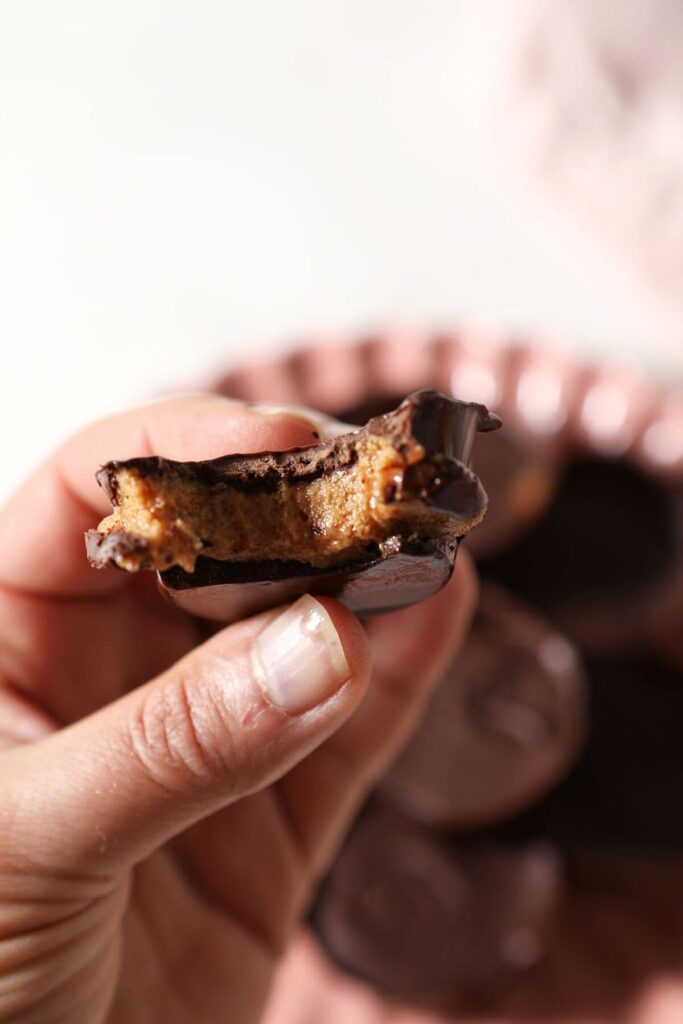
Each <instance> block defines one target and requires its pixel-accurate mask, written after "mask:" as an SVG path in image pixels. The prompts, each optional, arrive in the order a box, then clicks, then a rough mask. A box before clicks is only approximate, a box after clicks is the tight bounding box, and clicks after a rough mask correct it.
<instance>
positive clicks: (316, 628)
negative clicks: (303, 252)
mask: <svg viewBox="0 0 683 1024" xmlns="http://www.w3.org/2000/svg"><path fill="white" fill-rule="evenodd" d="M254 668H255V671H256V678H257V680H258V682H259V684H260V686H261V688H262V689H263V690H264V692H265V694H266V697H267V699H268V701H269V702H270V703H271V704H274V705H275V706H276V707H278V708H282V710H283V711H287V712H289V713H290V714H298V713H299V712H301V711H307V710H308V709H309V708H312V707H315V705H316V704H319V703H320V702H321V701H323V700H325V698H326V697H329V696H330V695H331V694H332V693H334V692H335V690H338V689H339V687H340V686H341V685H342V683H345V682H346V680H347V679H348V678H349V676H350V675H351V670H350V668H349V663H348V661H347V660H346V655H345V654H344V648H343V647H342V645H341V641H340V639H339V635H338V633H337V630H336V629H335V626H334V623H333V621H332V619H331V618H330V616H329V614H328V612H327V609H326V608H325V607H324V606H323V605H322V604H320V603H319V602H318V601H316V600H315V599H314V598H312V597H310V596H309V595H307V594H306V595H304V597H300V598H299V600H298V601H296V602H295V603H294V604H293V605H291V607H289V608H288V609H287V610H286V611H285V612H283V613H282V614H281V615H278V617H277V618H276V619H274V620H273V621H272V622H271V623H269V624H268V625H267V626H266V628H265V629H264V630H263V632H261V633H259V635H258V637H257V638H256V641H255V643H254Z"/></svg>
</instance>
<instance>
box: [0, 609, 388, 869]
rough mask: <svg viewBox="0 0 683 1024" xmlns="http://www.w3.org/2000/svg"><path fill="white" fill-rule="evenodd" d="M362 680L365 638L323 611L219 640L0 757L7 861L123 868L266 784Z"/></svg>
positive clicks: (350, 705) (330, 727) (345, 704)
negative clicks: (81, 717) (19, 854)
mask: <svg viewBox="0 0 683 1024" xmlns="http://www.w3.org/2000/svg"><path fill="white" fill-rule="evenodd" d="M369 675H370V655H369V650H368V644H367V639H366V636H365V632H364V630H363V629H362V627H361V626H360V624H359V623H358V621H357V620H356V619H355V618H354V617H353V616H352V615H351V613H350V612H348V611H347V610H346V609H345V608H344V607H342V606H341V605H339V604H337V603H336V602H335V601H331V600H327V599H321V600H317V599H314V598H312V597H309V596H305V597H302V598H300V599H299V600H298V601H296V602H295V603H294V604H293V605H291V606H289V607H287V608H284V609H278V610H276V611H275V612H269V613H266V614H264V615H260V616H257V617H255V618H253V619H249V620H247V621H245V622H241V623H238V624H236V625H234V626H230V627H229V628H227V629H224V630H222V631H221V632H220V633H218V634H216V635H215V636H213V637H212V638H211V639H210V640H209V641H208V642H207V643H205V644H203V645H202V646H201V647H198V648H196V649H195V650H194V651H192V653H191V654H189V655H187V657H185V658H183V659H182V660H181V661H179V662H178V663H177V664H176V665H174V666H173V668H171V669H170V670H168V671H167V672H165V673H164V674H163V675H162V676H160V677H158V678H157V679H155V680H153V681H152V682H150V683H148V684H147V685H145V686H143V687H141V688H140V689H138V690H135V691H133V692H132V693H130V694H128V695H127V696H126V697H124V698H122V699H121V700H119V701H117V702H116V703H115V704H112V705H110V706H109V707H107V708H104V709H103V710H101V711H99V712H97V713H96V714H94V715H92V716H90V717H89V718H87V719H84V720H82V721H81V722H79V723H77V724H76V725H73V726H71V727H69V728H67V729H64V730H62V731H61V732H58V733H55V734H53V735H52V736H50V737H48V738H46V739H44V740H41V741H40V742H38V743H35V744H32V745H30V746H24V747H18V748H15V749H13V750H11V751H9V752H8V753H6V754H3V756H2V772H1V775H2V783H1V784H0V794H1V797H2V806H3V811H5V812H6V813H7V814H8V818H7V819H6V820H8V821H10V822H11V828H10V829H8V830H3V833H4V836H5V837H11V838H9V839H7V840H6V839H4V838H0V855H1V854H2V846H3V845H4V843H5V841H11V849H12V859H13V861H14V860H16V856H17V851H24V852H25V854H26V857H27V859H28V861H29V862H30V863H31V864H32V865H34V866H35V864H36V863H38V864H45V866H46V867H48V868H60V867H62V868H64V867H68V868H69V869H70V870H71V869H73V870H78V869H79V866H80V867H85V866H87V868H88V870H92V869H93V867H94V866H95V867H99V868H101V869H102V870H104V871H108V870H110V869H111V870H117V869H118V868H125V867H128V866H130V865H132V864H134V863H135V862H136V861H138V860H141V859H142V858H144V857H145V856H146V855H147V854H148V853H150V852H151V851H152V850H153V849H155V848H156V847H157V846H159V845H161V844H162V843H164V842H165V841H166V840H168V839H169V838H170V837H172V836H173V835H175V834H177V833H178V832H180V831H182V830H184V829H185V828H187V827H188V826H189V825H191V824H193V823H195V822H196V821H198V820H199V819H200V818H202V817H204V816H206V815H208V814H211V813H212V812H214V811H216V810H219V809H220V808H222V807H225V806H226V805H227V804H229V803H232V802H233V801H235V800H237V799H239V798H240V797H243V796H245V795H246V794H248V793H251V792H254V791H255V790H257V789H260V788H262V787H263V786H266V785H267V784H268V783H270V782H272V781H273V780H274V779H276V778H278V777H279V776H281V775H283V774H284V773H285V772H286V771H287V770H288V769H289V768H291V767H292V766H293V765H294V764H295V763H296V762H298V761H300V760H301V759H302V758H303V757H305V756H306V754H308V753H309V752H310V751H311V750H313V749H314V748H315V747H317V746H318V744H320V743H321V742H322V741H323V740H324V739H326V738H327V737H328V736H329V735H330V734H331V733H333V732H334V731H335V730H336V729H337V728H338V727H339V726H340V725H341V724H342V723H343V722H344V721H345V720H346V719H347V718H348V717H349V715H350V714H351V712H352V711H353V710H354V709H355V708H356V706H357V705H358V703H359V701H360V700H361V698H362V696H363V694H364V692H365V688H366V686H367V683H368V679H369Z"/></svg>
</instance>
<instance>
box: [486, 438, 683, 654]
mask: <svg viewBox="0 0 683 1024" xmlns="http://www.w3.org/2000/svg"><path fill="white" fill-rule="evenodd" d="M682 560H683V487H673V486H671V485H670V484H668V483H667V482H665V481H663V480H661V478H657V477H656V476H655V475H654V474H652V473H651V472H649V471H647V470H646V469H645V468H644V467H641V466H639V465H637V464H636V463H634V462H631V461H628V460H626V459H615V458H611V459H605V458H595V457H575V458H571V460H570V461H568V462H567V463H566V464H565V467H564V472H563V474H562V477H561V479H560V480H559V483H558V486H557V488H556V490H555V492H554V494H553V497H552V500H551V502H550V504H549V506H548V508H547V509H546V511H545V514H544V516H543V517H542V518H541V519H540V520H538V521H537V522H536V523H535V524H534V527H533V529H531V530H530V531H529V532H528V533H527V534H526V535H525V536H524V537H522V538H521V539H519V540H518V542H516V543H515V544H512V545H510V546H509V547H507V548H506V549H505V550H504V551H501V552H500V553H499V554H498V555H496V556H494V557H493V558H490V559H484V560H482V563H481V572H482V573H483V575H484V576H485V577H488V578H491V579H494V580H496V581H497V582H499V583H501V584H502V585H503V586H505V587H506V588H508V589H510V590H512V591H513V592H514V593H517V594H520V595H521V596H522V597H523V598H525V600H527V601H529V602H531V603H532V604H534V605H536V606H537V607H539V608H543V609H544V611H545V613H546V614H547V615H548V617H549V618H550V619H551V620H552V622H553V623H554V624H555V625H556V626H557V628H558V629H560V630H562V631H563V632H565V633H566V634H567V635H568V636H569V637H571V638H572V640H574V642H576V643H578V644H579V645H580V646H581V648H582V650H584V651H594V652H600V651H603V652H608V651H623V650H626V649H633V650H643V649H646V648H647V647H648V646H657V645H658V644H659V642H660V641H659V639H658V638H659V637H660V634H661V633H662V630H663V627H664V631H666V630H668V629H669V628H671V629H674V628H675V627H674V620H675V618H676V616H677V614H678V615H679V616H680V613H681V610H683V563H682Z"/></svg>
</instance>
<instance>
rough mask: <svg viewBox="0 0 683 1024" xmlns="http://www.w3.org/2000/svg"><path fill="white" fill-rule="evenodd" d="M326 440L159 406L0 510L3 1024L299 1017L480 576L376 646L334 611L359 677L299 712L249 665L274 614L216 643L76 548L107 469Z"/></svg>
mask: <svg viewBox="0 0 683 1024" xmlns="http://www.w3.org/2000/svg"><path fill="white" fill-rule="evenodd" d="M313 439H314V435H313V427H312V426H311V423H310V422H309V421H307V420H306V419H303V418H301V417H300V416H298V415H295V414H287V413H277V414H268V415H266V414H264V413H262V412H260V411H259V410H258V409H254V408H251V407H246V406H243V405H241V404H239V403H235V402H228V401H227V400H225V399H220V398H215V397H203V396H198V397H192V398H182V399H176V400H172V401H168V402H162V403H157V404H155V405H151V406H149V407H146V408H142V409H138V410H135V411H133V412H128V413H125V414H122V415H119V416H116V417H113V418H110V419H108V420H103V421H101V422H99V423H96V424H94V425H92V426H91V427H89V428H87V429H86V430H84V431H83V432H82V433H80V434H79V435H77V436H76V437H74V438H72V439H71V440H70V441H68V442H67V443H66V444H65V445H63V446H62V447H61V448H60V449H58V450H57V451H56V452H55V453H54V455H53V456H52V457H51V458H50V459H49V460H48V461H47V462H46V463H45V465H43V466H42V467H41V468H40V469H39V470H38V472H37V473H35V474H34V475H33V476H32V477H31V478H30V479H29V480H28V481H27V482H26V483H25V484H24V486H23V487H22V488H21V489H20V490H19V491H18V492H17V493H16V494H15V495H14V496H13V497H12V498H11V500H10V501H9V503H8V504H7V505H6V506H5V507H4V509H3V510H2V512H1V513H0V1021H12V1022H13V1024H28V1022H31V1024H41V1022H50V1024H60V1022H65V1024H66V1022H68V1024H81V1022H82V1024H99V1022H104V1021H106V1022H111V1024H113V1022H119V1021H120V1022H124V1021H125V1022H126V1024H135V1022H137V1021H140V1022H142V1021H144V1022H145V1024H155V1022H157V1021H158V1022H159V1024H161V1022H163V1024H174V1022H187V1021H190V1020H191V1021H193V1022H198V1024H201V1022H213V1021H226V1020H229V1021H231V1022H233V1024H250V1022H252V1021H257V1020H260V1019H262V1016H263V1011H264V1005H265V1003H266V1001H267V999H268V998H269V996H270V1000H271V1001H270V1004H269V1010H268V1013H269V1014H271V1013H273V1014H276V1013H277V1012H278V1010H277V1004H278V1000H281V1001H282V1006H284V1005H285V1003H286V1001H287V999H288V998H289V997H288V995H287V985H286V979H285V984H284V988H282V986H281V985H280V984H278V986H277V987H276V988H275V990H273V981H274V976H275V971H276V968H277V967H278V965H279V964H281V963H282V962H283V957H284V964H285V967H284V968H283V969H282V970H284V972H285V974H286V973H287V970H288V967H287V964H288V963H289V962H290V958H293V957H295V956H297V955H299V951H300V949H301V948H302V947H300V946H299V945H298V944H297V943H296V942H295V941H294V936H295V935H296V933H297V931H298V929H299V927H300V922H301V917H302V914H303V913H304V911H305V909H306V906H307V903H308V901H309V899H310V896H311V893H312V891H313V889H314V886H315V884H316V880H317V879H318V878H319V877H320V875H321V873H322V872H324V870H325V868H326V866H327V865H328V864H329V861H330V858H331V857H332V856H333V854H334V851H335V849H336V848H337V846H338V844H339V842H340V840H341V838H342V836H343V834H344V831H345V829H346V828H347V826H348V824H349V821H350V820H351V818H352V817H353V815H354V813H355V811H356V809H357V807H358V806H359V804H360V803H361V802H362V800H363V797H364V795H365V794H366V793H367V791H368V789H369V788H371V787H372V785H373V782H374V780H375V779H376V778H377V777H378V775H379V774H380V773H381V772H382V771H383V769H384V768H385V767H386V765H387V764H388V762H389V761H390V759H391V758H392V757H393V756H394V755H395V752H396V751H397V750H398V749H399V747H400V745H401V743H402V742H403V741H404V740H405V738H406V737H407V735H408V734H409V732H410V730H411V728H412V727H413V726H414V724H415V722H416V721H417V718H418V716H419V714H420V710H421V708H422V706H423V705H424V702H425V701H426V700H427V699H428V696H429V694H430V692H431V689H432V688H433V686H434V685H435V684H436V682H437V681H438V678H439V676H440V674H441V673H442V671H443V669H444V668H445V666H446V665H447V663H448V662H449V661H450V660H451V659H452V657H453V656H454V654H455V652H456V650H457V648H458V646H459V644H460V642H461V639H462V636H463V634H464V632H465V630H466V628H467V624H468V621H469V617H470V614H471V611H472V607H473V603H474V600H475V590H476V587H475V583H474V579H473V574H472V571H471V569H470V566H469V564H468V562H467V560H466V558H464V557H462V558H459V560H458V562H459V565H458V569H457V571H456V573H455V574H454V577H453V579H452V581H451V583H450V584H449V585H448V586H447V587H446V588H445V589H444V591H442V592H441V593H440V594H439V595H437V596H436V597H434V598H432V599H431V600H430V601H428V602H425V604H423V605H421V606H418V607H415V608H413V609H409V610H406V611H403V612H400V613H397V614H395V615H391V616H385V617H382V618H379V619H377V620H375V621H374V622H371V623H369V625H368V627H367V630H365V629H364V628H363V627H361V625H360V624H359V623H358V622H357V621H356V620H355V619H354V617H353V616H352V615H351V614H350V613H349V612H348V611H346V610H345V609H344V608H343V607H341V606H340V605H338V604H336V603H335V602H333V601H327V600H326V601H325V602H324V604H325V607H326V609H327V612H328V614H329V616H330V619H331V620H332V622H333V623H334V626H335V627H336V630H337V633H338V636H339V639H340V641H341V644H342V646H343V649H344V653H345V655H346V659H347V661H348V663H349V666H350V678H349V679H348V680H347V681H346V682H345V683H344V684H343V685H342V686H341V687H340V688H339V689H337V690H336V691H335V692H333V693H331V694H330V695H329V696H327V697H326V699H324V700H322V701H321V702H320V703H318V704H317V705H316V706H314V707H312V708H310V709H308V710H305V711H303V712H300V713H297V714H286V713H284V712H283V711H281V710H279V709H277V708H274V707H273V706H272V705H271V704H269V703H268V701H267V700H265V698H264V695H263V692H262V691H260V690H259V688H258V685H257V684H256V683H255V680H254V678H253V671H252V667H251V666H252V662H251V660H250V652H251V649H252V645H253V644H254V643H255V640H256V637H257V636H258V635H259V633H260V631H261V630H262V629H263V628H264V626H265V624H266V623H267V622H269V621H271V620H272V615H270V614H269V615H266V616H259V617H257V618H255V619H252V620H249V621H246V622H242V623H239V624H236V625H234V626H231V627H229V628H228V629H224V630H218V631H216V632H213V633H212V632H211V631H210V630H209V629H208V627H207V626H206V625H205V624H202V623H200V622H198V621H197V620H193V619H191V618H189V617H187V616H184V615H182V614H181V613H180V612H178V611H177V610H176V609H174V608H173V607H171V606H170V605H168V604H166V603H165V602H164V601H162V600H161V599H160V598H159V595H158V594H157V593H156V589H155V584H154V580H153V577H152V576H151V575H150V574H140V575H128V574H125V573H121V572H118V571H116V570H103V571H99V572H96V571H94V570H93V569H91V568H90V567H89V566H88V564H87V562H86V559H85V555H84V550H83V531H84V530H86V529H88V528H89V527H92V526H93V525H94V524H96V523H97V522H98V520H99V519H100V518H101V517H102V516H103V515H105V514H106V513H107V512H108V510H109V507H108V502H107V500H106V498H105V496H104V495H103V494H102V492H101V491H100V490H99V488H98V486H97V484H96V482H95V479H94V472H95V470H96V468H97V467H98V465H100V464H101V463H102V462H104V461H106V460H107V459H109V458H112V457H116V458H121V459H124V458H128V457H132V456H134V455H145V454H160V455H164V456H167V457H169V458H174V459H198V458H211V457H214V456H217V455H219V454H225V453H226V452H230V451H242V452H249V451H259V450H263V449H277V448H286V447H289V446H291V445H296V444H308V443H311V441H312V440H313ZM304 953H305V950H304ZM285 954H288V955H287V956H285ZM305 955H307V954H305ZM310 968H311V974H310V981H311V984H313V983H314V982H315V983H316V984H320V985H322V986H323V987H325V986H327V990H328V994H329V997H330V998H333V996H334V992H335V986H336V984H337V982H336V980H335V979H334V978H333V977H331V976H329V973H326V971H327V968H326V967H325V966H324V965H322V964H321V963H318V962H317V961H316V960H315V958H314V957H313V956H311V958H310ZM273 1019H275V1018H273ZM315 1019H322V1018H315ZM354 1019H355V1018H354Z"/></svg>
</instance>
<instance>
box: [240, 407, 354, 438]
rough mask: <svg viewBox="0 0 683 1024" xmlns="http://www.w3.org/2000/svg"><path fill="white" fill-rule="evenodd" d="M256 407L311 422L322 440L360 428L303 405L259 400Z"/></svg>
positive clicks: (273, 413)
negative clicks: (275, 403)
mask: <svg viewBox="0 0 683 1024" xmlns="http://www.w3.org/2000/svg"><path fill="white" fill-rule="evenodd" d="M254 408H256V409H258V410H259V412H262V413H265V414H266V415H269V416H282V415H286V416H292V417H295V418H296V419H299V420H302V421H303V422H304V423H307V424H310V426H311V427H312V428H313V430H315V431H316V433H317V434H318V435H319V437H320V439H321V440H322V441H329V440H330V438H332V437H337V436H338V435H339V434H349V433H351V432H352V431H353V430H358V427H357V426H354V425H353V424H352V423H343V422H342V421H341V420H337V419H335V418H334V417H333V416H327V415H326V414H325V413H323V412H317V411H315V410H313V409H308V408H306V406H303V405H266V404H264V403H263V402H259V403H258V405H256V406H255V407H254Z"/></svg>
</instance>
